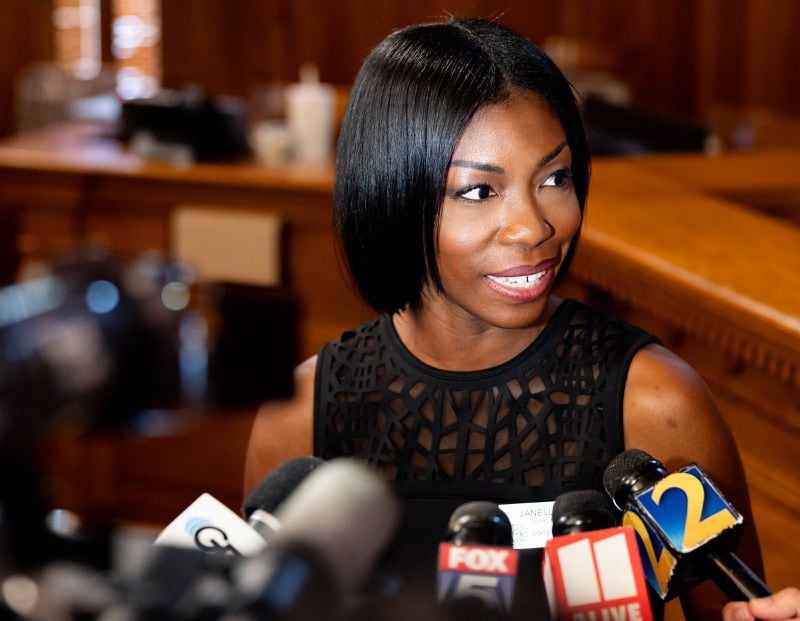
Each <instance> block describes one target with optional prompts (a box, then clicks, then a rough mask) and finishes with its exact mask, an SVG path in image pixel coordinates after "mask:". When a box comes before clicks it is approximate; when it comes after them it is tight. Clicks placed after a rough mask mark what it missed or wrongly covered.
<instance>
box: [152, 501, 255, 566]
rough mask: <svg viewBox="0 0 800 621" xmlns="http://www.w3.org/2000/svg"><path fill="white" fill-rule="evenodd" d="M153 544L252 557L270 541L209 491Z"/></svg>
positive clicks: (171, 523) (207, 552)
mask: <svg viewBox="0 0 800 621" xmlns="http://www.w3.org/2000/svg"><path fill="white" fill-rule="evenodd" d="M153 545H155V546H170V547H175V548H190V549H195V550H199V551H200V552H204V553H206V554H213V555H228V556H251V555H254V554H258V553H259V552H261V550H263V549H264V546H265V545H266V541H265V539H264V538H263V537H262V536H261V535H260V534H259V533H258V532H256V531H255V530H254V529H253V528H252V527H251V526H250V525H249V524H248V523H247V522H245V521H244V520H243V519H242V518H240V517H239V516H238V515H236V513H234V512H233V511H231V510H230V509H229V508H228V507H226V506H225V505H224V504H223V503H221V502H220V501H219V500H217V499H216V498H214V497H213V496H212V495H211V494H207V493H205V494H201V495H200V496H199V497H198V498H197V499H196V500H195V501H194V502H193V503H192V504H190V505H189V506H188V507H186V509H184V510H183V511H182V512H181V514H180V515H178V517H176V518H175V519H174V520H172V522H170V523H169V524H168V525H167V527H166V528H165V529H164V530H162V531H161V533H160V534H159V535H158V537H156V540H155V541H154V542H153Z"/></svg>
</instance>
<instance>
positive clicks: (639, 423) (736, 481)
mask: <svg viewBox="0 0 800 621" xmlns="http://www.w3.org/2000/svg"><path fill="white" fill-rule="evenodd" d="M624 412H625V414H624V432H625V446H626V447H627V448H638V449H642V450H644V451H646V452H648V453H650V454H651V455H652V456H653V457H655V458H656V459H658V460H659V461H661V462H662V463H663V464H664V466H665V467H666V469H667V470H668V471H670V472H671V471H673V470H675V469H677V468H680V467H683V466H685V465H687V464H689V463H691V462H696V463H697V464H699V465H700V467H701V468H702V469H703V471H704V472H705V473H706V474H707V475H708V476H709V477H710V478H711V480H712V481H713V482H714V483H715V484H716V485H717V487H719V489H720V491H721V492H722V494H723V495H724V496H725V498H726V499H727V500H728V502H730V503H731V504H732V505H733V506H734V507H735V508H736V509H737V510H738V511H739V512H740V513H741V514H742V515H743V517H744V519H745V529H744V534H743V536H742V540H741V543H740V545H739V547H738V549H737V550H736V554H737V555H738V556H739V557H740V558H741V559H742V560H743V561H744V562H745V563H746V564H747V565H748V566H749V567H750V568H751V569H752V570H753V571H755V572H756V573H758V574H760V575H763V567H762V560H761V551H760V548H759V545H758V538H757V535H756V530H755V526H754V524H753V518H752V514H751V510H750V499H749V495H748V491H747V481H746V480H745V475H744V469H743V468H742V463H741V459H740V457H739V451H738V449H737V448H736V443H735V441H734V439H733V435H732V434H731V432H730V429H729V428H728V426H727V424H726V423H725V421H724V419H723V417H722V415H721V414H720V412H719V409H718V407H717V405H716V402H715V401H714V398H713V396H712V395H711V392H710V391H709V390H708V388H707V386H706V385H705V383H704V382H703V380H702V379H701V378H700V376H699V375H698V374H697V372H696V371H695V370H694V369H692V368H691V367H690V366H689V365H688V364H686V363H685V362H684V361H683V360H681V359H680V358H678V357H677V356H676V355H674V354H673V353H671V352H669V351H668V350H667V349H665V348H663V347H661V346H658V345H650V346H648V347H646V348H644V349H643V350H642V351H640V352H638V353H637V354H636V356H635V357H634V359H633V363H632V364H631V368H630V372H629V375H628V381H627V383H626V385H625V399H624ZM681 600H682V606H683V609H684V613H685V614H686V617H687V619H690V620H692V619H705V618H715V619H719V618H720V617H721V612H720V611H721V610H722V607H723V606H724V604H725V603H726V601H727V599H726V598H725V597H724V595H723V594H722V592H721V591H720V590H719V589H717V588H716V586H714V585H713V584H712V583H710V582H706V583H703V584H702V585H700V586H698V587H695V588H694V589H692V590H690V591H688V592H687V594H686V595H685V596H683V597H682V598H681Z"/></svg>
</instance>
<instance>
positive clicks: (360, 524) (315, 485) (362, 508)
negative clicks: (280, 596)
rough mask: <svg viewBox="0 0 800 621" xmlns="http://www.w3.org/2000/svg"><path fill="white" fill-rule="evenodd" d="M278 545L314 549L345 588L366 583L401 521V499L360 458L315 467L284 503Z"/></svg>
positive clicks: (275, 539)
mask: <svg viewBox="0 0 800 621" xmlns="http://www.w3.org/2000/svg"><path fill="white" fill-rule="evenodd" d="M275 517H277V518H278V519H279V520H280V523H281V530H280V531H279V532H278V533H277V534H276V535H275V538H274V540H273V541H274V542H275V544H276V545H278V544H280V543H281V542H287V543H291V542H297V543H300V544H303V545H306V546H310V547H312V548H314V549H315V550H316V551H317V552H319V553H320V555H321V556H322V558H324V560H325V561H326V563H327V565H328V568H329V569H330V570H331V575H332V576H334V577H335V578H336V579H337V580H338V581H339V583H340V586H341V587H342V589H343V591H344V592H353V591H355V590H356V589H357V588H358V587H359V585H361V584H362V583H363V582H364V581H365V579H366V577H367V575H368V574H369V572H370V571H371V570H372V568H373V565H374V564H375V562H376V561H377V558H378V556H379V554H380V553H381V552H382V551H383V549H384V547H385V546H386V545H387V544H388V543H389V540H390V539H391V537H392V536H393V535H394V534H395V530H396V528H397V525H398V523H399V520H400V501H399V500H398V499H397V497H396V496H395V495H394V492H393V491H392V489H391V488H390V487H389V485H388V484H387V482H386V481H385V480H384V479H382V478H381V477H380V476H378V475H377V474H376V473H375V472H374V471H373V470H370V469H369V468H368V467H367V466H366V465H364V464H363V463H361V462H358V461H356V460H354V459H348V458H343V457H340V458H336V459H332V460H330V461H327V462H325V464H324V465H323V466H322V467H320V468H317V469H315V470H314V472H313V473H311V474H310V475H309V476H308V477H307V478H306V479H305V480H304V481H303V482H302V483H300V485H299V486H298V487H297V490H295V492H294V493H293V494H292V495H291V496H289V498H287V500H286V502H284V503H282V504H281V506H280V507H278V510H277V512H276V515H275Z"/></svg>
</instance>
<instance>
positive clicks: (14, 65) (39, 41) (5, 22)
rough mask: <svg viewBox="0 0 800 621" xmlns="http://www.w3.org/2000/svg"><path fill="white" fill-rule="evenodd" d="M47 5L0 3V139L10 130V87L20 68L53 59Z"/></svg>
mask: <svg viewBox="0 0 800 621" xmlns="http://www.w3.org/2000/svg"><path fill="white" fill-rule="evenodd" d="M51 9H52V6H51V4H50V3H49V2H32V1H31V0H3V2H2V6H0V41H2V42H3V52H2V53H1V54H0V136H4V135H7V134H10V133H12V131H13V130H14V84H15V82H16V80H17V77H18V75H19V72H20V70H21V69H22V68H24V67H26V66H28V65H31V64H33V63H37V62H42V61H45V60H49V59H51V58H52V55H53V36H52V32H51V23H52V22H51V17H50V11H51Z"/></svg>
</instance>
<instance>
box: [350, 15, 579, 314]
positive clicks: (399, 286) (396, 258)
mask: <svg viewBox="0 0 800 621" xmlns="http://www.w3.org/2000/svg"><path fill="white" fill-rule="evenodd" d="M511 89H521V90H525V91H531V92H534V93H537V94H538V95H539V96H540V97H542V98H543V99H544V100H545V101H546V102H547V103H548V104H549V106H550V108H551V109H552V111H553V112H554V113H555V114H556V115H557V116H558V118H559V120H560V121H561V125H562V126H563V128H564V132H565V134H566V138H567V143H568V144H569V147H570V149H571V151H572V166H573V182H574V184H575V191H576V194H577V197H578V201H579V204H580V208H581V212H583V208H584V204H585V202H586V193H587V190H588V185H589V161H590V156H589V150H588V147H587V144H586V135H585V133H584V129H583V123H582V120H581V116H580V112H579V110H578V106H577V102H576V100H575V95H574V93H573V91H572V87H571V86H570V84H569V82H568V81H567V80H566V78H565V77H564V75H563V74H562V73H561V71H560V70H559V69H558V67H556V65H555V64H554V63H553V61H552V60H550V58H549V57H548V56H547V55H546V54H545V53H544V52H543V51H542V50H541V49H540V48H539V47H538V46H536V45H535V44H534V43H532V42H531V41H530V40H528V39H526V38H525V37H523V36H522V35H520V34H518V33H516V32H514V31H513V30H510V29H508V28H506V27H504V26H502V25H500V24H498V23H495V22H489V21H485V20H482V19H464V18H451V19H449V20H448V21H446V22H440V23H431V24H421V25H416V26H409V27H406V28H402V29H400V30H397V31H395V32H393V33H391V34H390V35H389V36H388V37H386V39H384V40H383V41H382V42H381V43H380V44H379V45H378V46H377V47H376V48H375V49H373V50H372V52H371V53H370V54H369V55H368V56H367V58H366V60H365V61H364V64H363V66H362V67H361V70H360V71H359V73H358V76H357V77H356V80H355V83H354V85H353V90H352V92H351V95H350V100H349V102H348V105H347V110H346V112H345V116H344V120H343V124H342V130H341V133H340V136H339V143H338V150H337V156H336V181H335V190H334V221H335V226H336V231H337V233H338V237H339V243H340V250H341V252H342V254H343V255H344V259H345V262H346V264H347V267H348V269H349V272H350V276H351V278H352V280H353V283H354V285H355V287H356V289H357V290H358V293H359V294H360V295H361V297H362V298H363V299H364V300H365V301H366V302H367V303H368V304H369V305H370V306H372V307H373V308H374V309H375V310H377V311H379V312H395V311H398V310H401V309H403V308H405V307H406V306H409V307H411V308H415V307H418V306H419V304H420V299H421V295H422V289H423V286H424V285H425V284H426V282H430V283H431V284H432V285H433V286H434V287H435V288H436V289H437V290H439V291H441V279H440V276H439V270H438V267H437V265H436V238H437V234H438V224H439V215H440V212H441V205H442V202H443V200H444V195H445V182H446V179H447V170H448V168H449V165H450V159H451V157H452V154H453V151H454V150H455V147H456V145H457V144H458V140H459V138H460V137H461V134H462V133H463V131H464V129H465V128H466V126H467V125H468V124H469V122H470V121H471V119H472V117H473V116H474V115H475V113H476V112H477V111H478V110H479V109H481V108H482V107H484V106H488V105H491V104H495V103H499V102H502V101H504V100H507V99H508V98H509V97H510V95H511V92H512V90H511ZM574 248H575V240H573V243H572V245H571V247H570V250H569V253H568V255H567V257H566V259H565V261H564V263H563V267H562V270H561V273H560V274H559V277H561V276H563V274H564V273H565V271H566V269H567V267H568V265H569V261H570V259H571V257H572V254H573V252H574Z"/></svg>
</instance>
